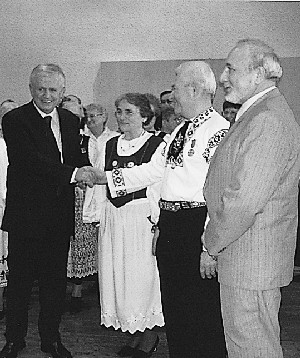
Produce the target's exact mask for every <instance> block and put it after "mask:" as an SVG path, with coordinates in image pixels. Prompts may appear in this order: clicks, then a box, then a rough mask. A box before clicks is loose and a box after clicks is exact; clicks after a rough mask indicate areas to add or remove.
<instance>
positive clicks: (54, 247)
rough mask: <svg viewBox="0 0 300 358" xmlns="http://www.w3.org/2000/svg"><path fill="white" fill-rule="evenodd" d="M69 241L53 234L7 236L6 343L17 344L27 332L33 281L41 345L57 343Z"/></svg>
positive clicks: (64, 290) (10, 233)
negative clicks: (38, 308)
mask: <svg viewBox="0 0 300 358" xmlns="http://www.w3.org/2000/svg"><path fill="white" fill-rule="evenodd" d="M68 249H69V238H68V237H67V236H66V235H60V234H57V233H56V234H55V235H54V236H52V235H51V236H50V235H49V236H48V237H43V238H32V237H24V236H22V234H20V233H17V232H9V235H8V269H9V278H8V285H7V314H6V334H5V335H6V340H7V341H12V342H19V341H20V340H22V339H24V338H25V337H26V334H27V328H28V304H29V300H30V295H31V290H32V285H33V281H34V280H35V279H37V280H38V284H39V303H40V313H39V320H38V328H39V334H40V337H41V342H42V344H46V345H47V344H52V343H53V342H56V341H60V335H59V324H60V321H61V315H62V313H63V308H64V300H65V293H66V268H67V255H68Z"/></svg>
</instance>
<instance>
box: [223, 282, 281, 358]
mask: <svg viewBox="0 0 300 358" xmlns="http://www.w3.org/2000/svg"><path fill="white" fill-rule="evenodd" d="M220 294H221V308H222V316H223V324H224V331H225V339H226V345H227V350H228V354H229V358H283V354H282V348H281V345H280V327H279V321H278V312H279V307H280V301H281V293H280V288H275V289H272V290H265V291H255V290H245V289H241V288H238V287H231V286H227V285H223V284H221V285H220Z"/></svg>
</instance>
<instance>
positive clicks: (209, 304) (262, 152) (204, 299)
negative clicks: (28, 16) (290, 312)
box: [0, 40, 300, 358]
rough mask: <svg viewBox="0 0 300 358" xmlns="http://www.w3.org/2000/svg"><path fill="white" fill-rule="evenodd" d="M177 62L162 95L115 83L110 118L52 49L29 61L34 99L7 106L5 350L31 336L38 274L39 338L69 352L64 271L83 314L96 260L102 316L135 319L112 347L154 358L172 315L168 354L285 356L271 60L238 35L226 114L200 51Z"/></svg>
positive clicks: (284, 134) (290, 125)
mask: <svg viewBox="0 0 300 358" xmlns="http://www.w3.org/2000/svg"><path fill="white" fill-rule="evenodd" d="M175 76H176V78H175V83H174V84H173V86H172V87H171V86H170V89H169V90H164V91H163V92H161V94H160V96H159V98H158V97H156V96H155V95H153V94H151V93H125V94H122V95H120V96H118V97H117V98H116V100H115V117H116V120H117V124H118V131H112V130H111V129H109V128H108V127H107V120H108V113H107V110H106V109H105V108H104V107H103V106H102V105H101V104H100V103H90V104H88V105H86V106H83V104H82V102H81V99H80V98H79V97H78V96H77V95H73V94H69V95H66V94H65V90H66V88H65V75H64V73H63V71H62V69H61V68H60V67H59V66H58V65H54V64H42V65H38V66H37V67H35V68H34V69H33V70H32V73H31V75H30V80H29V88H30V93H31V96H32V101H31V102H29V103H27V104H24V105H21V106H20V105H19V104H17V103H16V102H14V101H13V100H11V99H7V100H5V101H4V102H2V104H1V105H0V120H1V123H0V124H1V138H0V150H1V156H0V160H1V162H0V164H1V167H0V191H1V192H0V200H1V202H0V204H1V206H0V215H1V217H0V218H1V220H2V230H1V231H0V234H1V236H0V319H3V317H4V316H6V340H7V343H6V345H5V346H4V347H3V349H2V351H1V353H0V357H2V358H5V357H6V358H14V357H17V356H18V353H19V351H21V350H22V349H23V348H24V347H25V346H26V341H25V338H26V333H27V325H28V303H29V299H30V294H31V289H32V285H33V282H34V281H37V282H38V285H39V296H40V308H41V310H40V314H39V321H38V329H39V335H40V338H41V350H42V351H43V352H45V353H47V354H49V355H50V356H51V357H54V358H71V357H72V353H71V352H70V351H69V350H68V349H67V348H66V347H65V346H64V344H63V343H62V342H61V337H60V333H59V325H60V321H61V316H62V314H63V313H64V310H65V305H64V301H65V291H66V282H67V281H66V280H67V278H68V279H69V280H70V281H71V282H72V285H73V288H72V293H71V297H70V301H69V305H68V308H67V309H68V310H70V312H71V313H76V312H79V311H81V310H82V309H83V299H84V298H82V282H83V279H85V278H86V277H89V276H93V275H94V276H96V278H97V281H96V282H98V284H97V286H98V296H99V306H100V320H101V324H103V325H105V326H106V327H111V326H112V327H114V329H121V330H122V331H124V332H127V333H128V341H127V343H126V345H125V346H123V347H121V348H120V349H119V350H118V352H117V353H118V355H119V356H122V357H134V358H145V357H150V356H151V355H152V354H153V353H154V352H155V351H156V349H157V346H158V344H159V338H158V334H157V327H162V326H165V329H166V334H167V340H168V346H169V353H170V357H171V358H185V357H186V358H196V357H197V358H198V357H199V356H201V357H203V358H206V357H207V358H211V357H214V358H225V357H230V358H256V357H270V358H273V357H274V358H282V357H283V356H282V349H281V346H280V328H279V323H278V311H279V306H280V298H281V296H280V287H282V286H285V285H288V284H289V282H290V281H291V278H292V274H293V266H294V254H295V246H296V231H297V218H298V216H297V206H298V181H299V172H300V147H299V145H300V144H299V143H300V141H299V136H300V129H299V126H298V124H297V123H296V121H295V119H294V116H293V113H292V112H291V110H290V109H289V106H288V105H287V103H286V101H285V99H284V97H283V96H282V95H281V94H280V92H279V90H278V89H277V84H278V81H279V80H280V78H281V76H282V68H281V65H280V62H279V59H278V57H277V55H276V54H275V53H274V51H273V49H271V48H270V47H269V46H267V45H266V44H264V43H263V42H262V41H260V40H243V41H239V42H238V43H237V45H236V46H235V47H234V48H233V49H232V50H231V51H230V52H229V55H228V58H227V61H226V65H225V69H224V71H223V73H222V75H221V78H220V81H221V84H222V86H223V88H224V92H225V101H224V104H223V110H222V113H221V114H219V113H218V112H217V111H216V110H215V108H214V107H213V99H214V96H215V93H216V87H217V81H216V79H215V76H214V73H213V71H212V69H211V68H210V66H209V65H208V64H207V63H205V62H203V61H189V62H184V63H182V64H181V65H180V66H179V67H177V68H176V70H175ZM2 131H3V134H2ZM287 243H288V244H287ZM8 254H9V255H8ZM296 260H297V258H296ZM275 266H276V267H275ZM7 278H8V279H7ZM4 289H6V307H5V306H4V300H3V293H4Z"/></svg>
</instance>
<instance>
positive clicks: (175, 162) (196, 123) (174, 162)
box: [166, 107, 214, 169]
mask: <svg viewBox="0 0 300 358" xmlns="http://www.w3.org/2000/svg"><path fill="white" fill-rule="evenodd" d="M213 112H214V109H213V107H210V108H208V109H207V110H206V111H204V112H202V113H200V114H199V115H198V116H197V117H195V118H193V119H191V122H192V123H193V125H192V126H190V128H188V130H187V133H186V136H185V139H184V146H185V145H186V143H187V142H188V141H190V140H191V138H192V137H193V135H194V133H195V131H196V129H197V128H198V127H200V126H201V124H203V123H204V122H206V121H207V120H208V119H209V118H211V113H213ZM192 145H193V146H192V148H193V147H194V146H195V142H193V143H192ZM188 155H189V156H192V155H194V150H193V149H192V151H189V153H188ZM166 164H167V165H171V168H173V169H174V168H175V167H176V166H177V167H182V166H183V151H181V152H180V153H179V155H178V157H177V158H176V159H175V158H173V157H172V156H169V153H168V154H167V160H166Z"/></svg>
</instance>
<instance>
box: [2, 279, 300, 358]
mask: <svg viewBox="0 0 300 358" xmlns="http://www.w3.org/2000/svg"><path fill="white" fill-rule="evenodd" d="M84 284H85V290H84V291H83V296H84V310H83V311H82V312H80V313H78V314H75V315H74V314H73V315H71V314H70V313H68V312H66V313H65V314H64V316H63V320H62V324H61V335H62V340H63V343H64V344H65V345H66V347H67V348H68V349H70V350H71V352H72V353H73V357H74V358H91V357H97V358H103V357H117V355H116V354H115V352H116V351H117V350H118V349H119V348H120V347H121V346H122V344H123V343H124V342H125V340H126V334H125V333H122V332H120V331H115V330H113V329H106V328H103V327H101V326H100V325H99V307H98V299H97V293H96V290H95V289H93V287H92V284H93V283H92V282H90V281H87V282H85V283H84ZM68 291H70V288H69V289H68ZM38 310H39V308H38V293H37V289H34V290H33V294H32V302H31V306H30V310H29V329H28V336H27V339H26V341H27V347H26V348H25V349H24V350H23V351H22V352H21V353H20V354H19V357H21V358H22V357H23V358H37V357H41V358H43V357H47V354H45V353H42V352H41V351H40V342H39V337H38V333H37V316H38ZM280 322H281V328H282V331H281V335H282V346H283V349H284V358H299V357H300V275H299V276H295V279H294V281H293V282H292V284H291V285H290V286H289V287H285V288H284V289H283V290H282V307H281V311H280ZM4 332H5V321H0V345H1V346H2V345H3V344H4V343H5V338H4V336H3V333H4ZM158 334H159V337H160V344H159V346H158V350H157V352H156V353H155V354H153V357H154V358H163V357H165V358H167V357H168V349H167V342H166V337H165V333H164V330H163V329H160V330H159V332H158ZM212 358H213V357H212ZM266 358H267V357H266Z"/></svg>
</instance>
